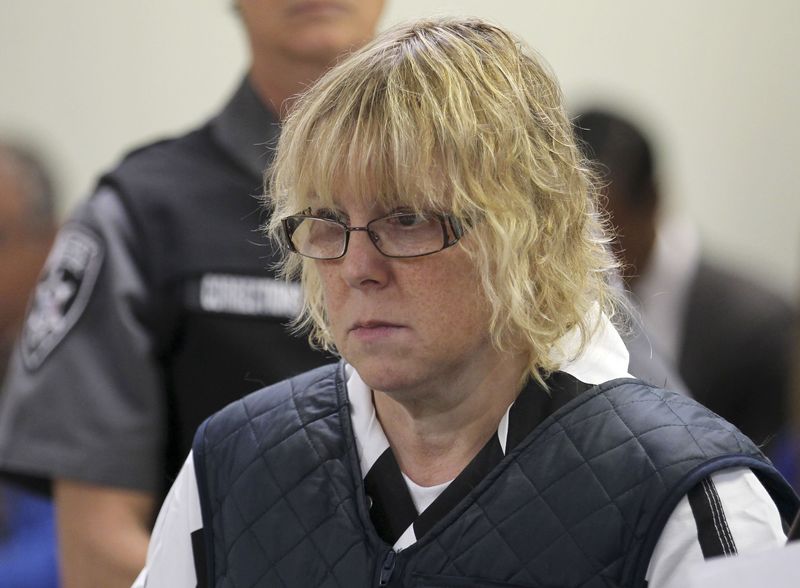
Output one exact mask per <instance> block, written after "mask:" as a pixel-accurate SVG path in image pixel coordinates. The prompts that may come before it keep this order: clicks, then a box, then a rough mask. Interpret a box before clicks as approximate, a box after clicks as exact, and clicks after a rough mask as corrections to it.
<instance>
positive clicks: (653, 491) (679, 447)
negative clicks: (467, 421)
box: [205, 367, 761, 588]
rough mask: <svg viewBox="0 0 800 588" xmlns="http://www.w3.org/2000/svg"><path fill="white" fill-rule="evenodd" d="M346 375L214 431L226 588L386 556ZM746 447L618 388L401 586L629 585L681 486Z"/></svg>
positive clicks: (401, 569) (463, 509)
mask: <svg viewBox="0 0 800 588" xmlns="http://www.w3.org/2000/svg"><path fill="white" fill-rule="evenodd" d="M334 369H335V368H334V367H327V368H321V369H319V370H315V371H314V372H309V373H308V374H306V375H304V376H301V377H299V378H296V379H294V380H290V381H289V383H288V384H286V383H284V384H282V385H278V386H276V387H273V388H272V389H268V390H265V391H262V392H260V393H256V394H255V395H252V396H250V397H248V398H246V399H245V400H244V401H243V402H240V403H237V404H236V405H233V406H232V407H229V408H228V409H226V411H224V412H223V413H221V414H220V415H218V417H215V419H214V420H212V421H211V422H210V423H209V426H208V427H207V432H206V438H207V439H208V442H207V446H206V450H205V453H206V456H207V460H208V462H209V463H212V464H213V466H214V467H213V468H209V471H211V472H214V475H213V479H212V480H210V481H209V484H210V486H209V494H210V496H211V497H212V498H211V500H212V511H213V512H214V513H215V514H214V517H213V522H212V526H213V531H214V544H215V557H216V561H217V569H216V572H217V577H216V585H217V586H225V587H231V588H247V587H251V586H347V587H348V588H349V587H352V586H367V585H370V583H371V582H370V580H371V578H372V574H373V571H374V569H375V565H376V562H375V559H374V556H373V555H372V554H373V553H376V552H377V551H378V550H382V549H385V548H386V546H382V545H380V544H378V543H377V538H376V536H375V534H374V533H371V532H368V531H367V530H366V529H365V527H364V523H363V522H362V521H361V519H360V518H359V514H358V512H359V511H358V509H357V505H356V504H355V501H356V500H357V498H356V497H357V496H359V495H360V494H359V493H358V492H357V489H356V487H355V486H354V482H353V480H354V479H355V480H357V479H360V478H359V476H358V473H357V472H356V473H354V472H353V471H352V470H351V463H350V461H349V457H351V456H348V449H347V447H346V444H345V442H344V441H343V439H344V435H343V430H342V427H343V426H349V423H348V422H346V421H347V418H348V416H347V412H346V411H344V410H343V409H342V408H341V407H340V406H339V405H338V403H337V398H336V383H335V382H334V378H333V377H332V376H333V372H334ZM567 409H568V410H567ZM350 451H352V449H351V450H350ZM732 453H735V454H746V455H751V456H754V457H755V458H757V459H761V458H760V457H758V456H759V455H760V454H759V452H758V450H757V448H756V447H755V446H754V445H753V444H752V443H751V442H750V441H749V440H748V439H746V438H745V437H744V436H742V435H741V434H740V433H739V432H738V431H737V430H736V429H735V428H733V427H732V426H730V425H728V424H727V423H725V422H723V421H721V420H720V419H719V418H718V417H716V416H715V415H713V414H712V413H710V412H708V411H707V410H706V409H704V408H702V407H700V406H699V405H697V404H696V403H694V402H692V401H691V400H687V399H685V398H684V397H681V396H678V395H674V394H671V393H669V392H665V391H661V390H657V389H651V388H647V387H645V386H644V385H643V384H641V383H639V382H635V381H630V380H627V381H616V382H611V383H609V384H607V385H604V386H602V387H600V388H598V389H595V390H594V391H593V392H590V393H588V394H586V395H584V396H582V397H581V398H580V399H578V400H577V401H576V402H574V403H572V404H571V405H568V406H567V407H565V408H564V409H562V410H561V411H559V412H557V413H556V414H554V415H552V416H551V417H550V418H549V419H548V420H547V421H545V422H544V423H542V424H541V425H540V426H539V427H537V429H536V430H535V431H534V433H533V434H532V435H531V436H529V438H528V439H526V440H525V441H524V442H523V443H521V444H520V446H518V447H517V448H516V449H515V451H514V452H513V453H512V454H510V455H509V456H507V457H506V459H505V460H504V461H503V462H502V463H501V464H500V466H498V467H497V468H496V469H495V470H494V471H493V472H492V473H491V474H490V475H489V477H488V478H487V479H486V480H484V481H483V482H482V483H481V484H480V485H479V486H478V488H476V490H475V491H473V493H471V494H470V496H468V497H467V499H465V500H464V501H462V503H461V504H460V505H459V506H458V507H456V509H455V510H454V511H453V512H452V513H450V515H448V516H447V517H445V519H443V520H442V521H440V523H439V524H438V525H437V526H436V527H435V528H434V529H432V530H431V531H430V532H429V533H428V534H427V535H426V536H425V537H424V538H423V539H422V540H421V541H420V542H418V543H417V545H415V546H413V547H411V548H409V549H408V550H406V551H404V552H402V553H401V554H400V556H398V566H397V568H396V574H395V577H394V578H393V580H394V581H397V582H398V583H399V584H400V585H411V584H412V582H413V577H414V575H415V574H425V575H426V576H430V575H434V576H435V575H444V576H456V577H466V578H485V579H487V580H493V581H497V582H505V583H510V584H509V585H512V584H513V585H519V586H531V587H536V586H556V585H557V586H586V587H595V586H597V587H600V586H603V587H605V586H618V585H620V578H621V577H622V575H623V573H625V571H626V569H627V567H629V566H630V561H629V560H630V558H631V557H633V556H635V555H636V553H637V549H638V547H639V546H640V545H641V541H642V539H643V538H644V537H645V535H646V534H647V533H648V531H649V526H650V524H651V522H652V521H653V519H654V517H655V516H656V514H657V512H658V509H659V508H661V507H662V506H663V503H664V501H665V499H666V498H667V497H668V495H669V491H670V490H671V489H672V488H673V487H674V486H675V484H676V483H678V482H679V481H680V480H681V479H682V478H683V477H684V476H686V475H687V474H688V473H689V472H690V471H691V470H692V469H694V468H695V467H696V466H699V465H701V464H704V463H707V462H708V461H709V460H710V459H711V458H714V457H717V456H720V455H726V454H732ZM229 570H236V574H231V573H229Z"/></svg>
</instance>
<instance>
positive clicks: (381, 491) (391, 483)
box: [364, 448, 417, 545]
mask: <svg viewBox="0 0 800 588" xmlns="http://www.w3.org/2000/svg"><path fill="white" fill-rule="evenodd" d="M364 490H365V491H366V493H367V498H368V502H369V503H370V508H369V516H370V519H372V524H373V525H375V530H376V531H378V535H380V536H381V539H383V540H384V541H386V542H387V543H388V544H389V545H394V544H395V542H396V541H397V540H398V539H399V538H400V536H401V535H402V534H403V533H404V532H405V530H406V529H408V527H409V525H411V523H413V522H414V519H415V518H417V508H416V507H415V506H414V502H413V501H412V500H411V496H410V495H409V493H408V487H407V486H406V482H405V480H404V479H403V474H402V473H401V472H400V467H399V466H398V465H397V460H396V459H395V458H394V454H393V453H392V450H391V448H387V449H386V450H385V451H384V452H383V453H382V454H381V456H380V457H379V458H378V460H377V461H376V462H375V463H374V464H373V465H372V467H371V468H370V470H369V471H368V472H367V475H366V476H365V477H364Z"/></svg>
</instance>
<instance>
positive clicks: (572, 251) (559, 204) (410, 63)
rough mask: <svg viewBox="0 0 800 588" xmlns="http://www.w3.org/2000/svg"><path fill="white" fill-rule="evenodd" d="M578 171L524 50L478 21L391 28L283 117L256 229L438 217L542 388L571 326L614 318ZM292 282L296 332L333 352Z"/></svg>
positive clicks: (581, 164)
mask: <svg viewBox="0 0 800 588" xmlns="http://www.w3.org/2000/svg"><path fill="white" fill-rule="evenodd" d="M592 178H593V176H592V173H591V172H590V171H589V166H588V165H587V164H586V162H585V161H584V160H583V159H582V157H581V154H580V151H579V149H578V148H577V147H576V144H575V139H574V137H573V132H572V126H571V123H570V121H569V119H568V117H567V115H566V113H565V110H564V106H563V101H562V97H561V92H560V89H559V87H558V84H557V83H556V81H555V79H554V77H553V76H552V75H551V74H550V73H549V72H548V71H547V70H546V68H545V66H544V65H543V64H542V63H541V61H540V60H539V59H538V58H537V57H536V56H535V55H533V54H532V53H531V52H530V51H529V50H527V49H526V48H525V47H524V46H523V44H522V43H521V42H520V41H519V40H518V39H516V38H515V37H514V36H512V35H511V34H510V33H508V32H507V31H505V30H503V29H502V28H500V27H498V26H495V25H492V24H490V23H487V22H484V21H482V20H478V19H432V20H423V21H419V22H414V23H411V24H407V25H401V26H397V27H394V28H392V29H390V30H388V31H386V32H385V33H383V34H382V35H380V36H379V37H378V38H376V39H375V40H374V41H373V42H372V43H371V44H369V45H367V46H366V47H364V48H363V49H361V50H360V51H358V52H357V53H355V54H353V55H352V56H350V57H349V58H348V59H346V60H345V61H344V62H342V63H341V64H339V65H338V66H336V67H335V68H333V69H332V70H331V71H329V72H328V73H327V74H326V75H325V76H324V77H323V78H322V79H321V80H320V81H319V82H318V83H317V84H316V85H315V86H313V87H312V88H311V89H310V90H309V91H308V92H307V93H306V94H305V95H303V96H302V97H301V98H300V99H299V101H298V103H297V104H296V106H295V110H294V111H293V113H292V114H291V115H290V116H289V117H288V119H287V120H286V122H285V125H284V128H283V134H282V136H281V138H280V141H279V144H278V151H277V154H276V157H275V161H274V164H273V167H272V168H271V171H270V172H269V173H268V177H267V182H266V185H267V186H269V189H268V199H269V201H270V203H271V204H272V206H274V210H273V216H272V219H271V221H270V223H269V231H270V233H271V234H272V235H273V236H279V235H280V232H281V230H280V225H281V219H282V218H285V217H286V216H289V215H292V214H296V213H298V212H299V211H301V210H303V209H305V208H307V207H309V206H317V207H319V206H332V205H333V203H334V197H335V195H336V193H337V190H341V189H342V187H343V186H347V189H348V190H350V191H351V192H349V193H348V197H354V198H361V199H363V200H362V201H369V202H377V203H378V204H379V205H381V206H386V208H387V210H389V209H391V208H392V207H395V206H398V205H401V206H410V207H413V208H416V209H421V210H435V211H441V212H447V213H449V214H452V215H454V216H456V217H457V218H459V219H462V221H463V222H464V225H465V226H466V227H467V231H468V232H470V233H473V235H472V236H471V238H470V239H469V240H468V241H469V243H468V244H467V243H466V242H465V240H462V241H461V243H460V244H459V245H457V246H461V247H466V248H467V250H468V251H469V253H470V254H471V255H472V258H473V260H474V263H475V264H476V267H477V268H478V270H479V274H480V275H481V276H482V280H481V282H482V287H483V291H484V293H485V296H486V299H487V301H488V304H489V305H490V308H491V320H490V325H489V329H490V333H491V337H492V342H493V344H494V345H495V347H496V348H497V349H501V350H504V349H513V350H515V351H523V352H525V353H527V355H528V357H529V368H530V372H531V374H532V375H533V376H534V377H535V378H537V379H541V378H542V377H543V375H546V374H547V373H548V372H549V371H551V370H553V369H555V368H556V367H557V366H556V365H553V360H552V359H551V358H550V357H549V355H550V353H549V352H550V349H551V347H552V346H553V345H554V344H555V342H556V341H557V340H558V339H559V338H560V337H561V336H562V335H564V334H565V333H566V332H567V331H569V330H570V329H572V328H574V327H577V328H578V329H580V332H581V342H582V343H581V348H580V349H581V350H582V349H583V347H584V346H585V345H586V343H587V342H588V339H589V337H590V336H591V334H592V332H593V329H594V328H595V326H596V325H595V323H596V320H593V319H592V318H591V317H596V316H597V313H592V312H590V311H591V310H592V309H593V307H594V306H596V305H597V304H599V306H600V308H601V309H602V310H604V311H605V312H606V313H608V314H613V306H614V305H613V298H614V296H613V294H612V293H611V290H610V288H609V286H608V283H607V282H608V279H607V276H608V272H609V270H611V269H612V268H613V267H614V266H615V262H614V261H613V258H612V257H611V255H610V254H609V252H608V250H607V247H606V244H607V238H606V236H605V233H604V231H603V223H602V220H601V218H600V217H599V215H598V212H597V208H596V204H595V200H596V188H595V183H594V182H593V179H592ZM282 272H283V274H284V275H285V276H286V277H288V278H296V277H300V279H301V281H302V283H303V287H304V288H303V290H304V304H303V310H302V314H301V316H300V317H299V318H298V319H297V321H296V323H295V324H296V326H297V327H298V328H301V329H302V328H309V329H310V341H311V343H312V344H313V345H315V346H319V347H322V348H324V349H327V350H331V351H333V350H335V347H334V342H333V341H332V339H331V335H330V332H329V329H328V326H327V325H328V321H327V317H326V314H325V307H324V301H323V293H322V288H321V284H320V280H319V277H318V275H317V272H316V270H315V267H314V262H313V261H311V260H308V259H304V258H301V257H300V256H297V255H295V254H290V255H288V257H286V258H285V260H284V261H283V264H282Z"/></svg>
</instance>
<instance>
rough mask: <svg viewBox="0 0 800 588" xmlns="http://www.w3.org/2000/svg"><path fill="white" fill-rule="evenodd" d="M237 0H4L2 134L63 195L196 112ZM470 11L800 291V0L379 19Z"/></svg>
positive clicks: (223, 82) (718, 249) (235, 60)
mask: <svg viewBox="0 0 800 588" xmlns="http://www.w3.org/2000/svg"><path fill="white" fill-rule="evenodd" d="M229 4H230V1H229V0H136V1H133V0H113V1H108V0H72V1H70V2H65V1H64V0H38V1H35V2H32V1H31V0H2V10H0V133H4V134H7V133H16V134H24V135H32V136H33V137H34V138H35V139H37V140H38V141H39V142H40V143H43V144H44V146H45V147H46V150H47V152H48V153H49V154H50V156H51V158H52V159H53V160H54V161H55V163H56V169H57V171H58V172H59V178H60V180H61V181H62V185H63V192H64V197H65V200H64V206H63V208H64V210H65V211H66V210H67V209H69V208H71V207H72V206H73V205H74V204H75V203H76V202H77V200H78V199H79V198H81V197H82V196H83V195H84V194H86V192H87V191H88V190H89V188H90V187H91V184H92V181H93V178H94V177H95V175H96V173H97V172H98V171H99V170H101V169H103V168H105V167H107V166H109V165H111V164H112V163H113V162H114V161H115V160H116V159H117V158H118V157H119V156H120V155H121V154H122V153H123V152H124V150H126V149H127V148H129V147H130V146H132V145H134V144H137V143H140V142H141V141H144V140H148V139H150V138H153V137H157V136H161V135H163V134H166V133H174V132H177V131H180V130H182V129H186V128H188V127H189V126H191V125H193V124H195V123H196V122H197V121H199V120H201V119H202V118H203V117H204V116H205V115H206V114H209V113H210V112H211V111H212V110H213V109H214V108H216V107H217V106H218V105H219V104H221V102H222V101H223V100H224V99H225V97H226V96H227V94H228V93H229V92H230V91H231V89H232V88H233V86H234V85H235V82H236V80H237V78H238V77H239V75H240V74H241V72H242V71H243V69H244V67H245V59H246V58H245V53H244V45H243V43H242V39H241V35H240V31H239V26H238V23H237V21H236V17H235V16H234V15H233V14H232V13H231V10H230V8H229ZM448 13H460V14H475V15H480V16H484V17H488V18H491V19H492V20H494V21H496V22H499V23H501V24H504V25H506V26H509V27H510V28H512V29H513V30H514V31H516V32H517V33H518V34H520V35H521V36H523V37H524V38H525V39H526V40H527V41H528V42H529V43H530V44H531V45H533V46H534V47H535V48H536V49H537V50H538V51H539V52H540V53H541V54H543V55H544V56H545V58H546V59H547V60H548V61H549V62H550V64H551V65H552V66H553V69H554V70H555V71H556V73H557V74H558V76H559V77H560V79H561V81H562V85H563V86H564V89H565V92H566V94H567V97H568V101H569V103H570V105H571V106H572V107H574V108H577V107H580V106H583V105H586V104H589V103H591V102H594V101H600V102H602V103H604V104H607V105H622V106H623V107H624V108H625V109H627V110H628V111H629V112H631V113H632V114H634V115H635V116H636V117H637V118H638V119H640V120H641V121H642V122H643V123H644V124H645V126H646V127H647V128H648V129H649V130H650V131H651V132H652V133H653V134H655V135H656V136H657V137H658V138H659V139H660V141H659V142H660V146H661V159H662V171H663V175H664V177H665V178H666V179H667V180H668V182H667V189H668V196H669V197H670V207H671V208H672V209H673V210H675V211H678V212H681V213H685V214H688V215H691V217H693V218H694V219H695V220H696V222H697V223H698V225H699V226H700V229H701V232H702V236H703V238H704V240H705V242H706V244H707V246H708V248H709V250H710V251H711V252H712V253H713V254H715V255H716V256H717V257H719V258H721V259H723V260H726V261H728V262H729V263H731V264H736V265H739V266H740V267H743V268H745V269H746V270H748V271H750V272H752V273H754V274H755V275H757V276H759V277H761V278H762V279H763V280H764V281H765V282H767V283H770V284H772V285H774V287H775V288H777V289H779V290H780V291H782V292H784V293H785V294H787V295H788V296H792V297H794V298H795V299H796V298H797V293H798V292H800V194H798V186H797V181H796V179H795V177H794V176H795V173H796V172H797V171H798V168H800V166H799V165H798V156H799V155H800V123H799V122H798V120H800V115H798V113H797V112H796V110H797V109H798V107H800V67H798V60H800V33H798V29H800V2H797V1H796V0H771V1H770V2H756V1H755V0H752V1H746V0H703V1H700V2H698V1H695V0H674V1H673V2H659V3H656V2H641V1H637V0H614V1H611V0H607V1H603V2H600V1H594V2H592V1H589V0H585V1H581V0H558V1H546V0H513V1H512V0H494V1H493V2H488V1H487V0H460V1H455V0H452V1H437V0H393V1H392V0H390V1H389V7H388V10H387V14H386V18H385V19H384V22H385V23H386V24H390V23H394V22H396V21H398V20H406V19H409V18H414V17H417V16H423V15H426V14H448Z"/></svg>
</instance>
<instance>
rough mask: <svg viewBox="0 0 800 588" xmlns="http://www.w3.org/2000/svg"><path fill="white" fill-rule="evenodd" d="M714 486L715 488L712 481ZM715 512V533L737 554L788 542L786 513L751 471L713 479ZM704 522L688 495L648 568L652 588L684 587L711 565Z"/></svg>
mask: <svg viewBox="0 0 800 588" xmlns="http://www.w3.org/2000/svg"><path fill="white" fill-rule="evenodd" d="M709 481H710V484H708V482H709ZM704 483H705V484H706V489H707V493H708V494H710V495H711V498H712V499H711V500H710V505H711V507H712V509H714V517H713V519H714V522H713V526H712V527H711V529H710V530H712V531H713V534H714V535H716V536H718V537H719V538H720V541H721V545H724V546H725V548H726V550H727V549H729V548H730V550H731V551H732V552H733V553H756V552H759V551H765V550H768V549H773V548H775V547H779V546H782V545H784V544H785V543H786V535H785V534H784V532H783V526H782V524H781V518H780V514H779V513H778V508H777V507H776V506H775V503H774V502H773V501H772V499H771V498H770V496H769V494H768V493H767V491H766V489H765V488H764V486H762V484H761V482H759V481H758V478H756V476H755V474H753V472H752V471H750V470H749V469H748V468H737V469H732V470H724V471H721V472H717V473H716V474H713V475H712V476H711V477H710V478H708V479H707V480H704ZM698 524H701V525H702V523H698V520H697V519H696V518H695V512H694V511H693V509H692V505H691V504H690V501H689V498H688V497H687V496H684V497H683V499H682V500H681V501H680V503H678V506H677V507H676V508H675V510H674V511H673V512H672V515H670V518H669V520H668V521H667V524H666V526H665V527H664V530H663V532H662V533H661V537H660V538H659V540H658V543H657V544H656V547H655V550H654V551H653V556H652V557H651V558H650V565H649V567H648V569H647V581H648V587H649V588H682V587H684V586H686V583H685V581H684V579H683V575H684V574H685V573H686V572H687V571H688V570H689V569H690V568H691V567H692V566H694V565H696V564H698V563H700V562H703V561H704V560H705V558H704V555H703V549H702V548H701V544H700V539H699V534H700V533H702V531H698Z"/></svg>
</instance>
